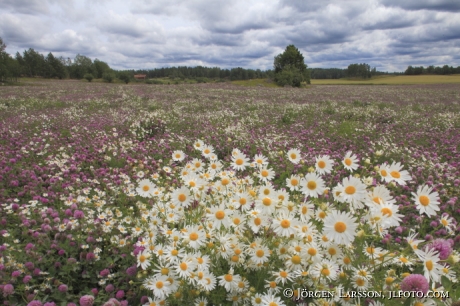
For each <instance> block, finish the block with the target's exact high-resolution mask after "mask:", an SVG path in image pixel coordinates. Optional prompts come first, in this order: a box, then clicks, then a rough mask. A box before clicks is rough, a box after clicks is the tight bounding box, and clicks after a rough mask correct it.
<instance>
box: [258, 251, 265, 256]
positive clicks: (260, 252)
mask: <svg viewBox="0 0 460 306" xmlns="http://www.w3.org/2000/svg"><path fill="white" fill-rule="evenodd" d="M264 254H265V253H264V251H263V250H257V252H256V256H257V257H263V256H264Z"/></svg>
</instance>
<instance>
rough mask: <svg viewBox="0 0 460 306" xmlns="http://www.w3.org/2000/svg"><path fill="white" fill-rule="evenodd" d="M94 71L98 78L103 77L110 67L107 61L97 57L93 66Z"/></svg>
mask: <svg viewBox="0 0 460 306" xmlns="http://www.w3.org/2000/svg"><path fill="white" fill-rule="evenodd" d="M91 70H92V71H93V75H94V77H95V78H96V79H100V78H102V75H103V74H104V72H106V71H109V70H110V67H109V65H108V64H107V63H105V62H103V61H100V60H98V59H97V58H96V59H95V60H94V62H93V65H92V67H91Z"/></svg>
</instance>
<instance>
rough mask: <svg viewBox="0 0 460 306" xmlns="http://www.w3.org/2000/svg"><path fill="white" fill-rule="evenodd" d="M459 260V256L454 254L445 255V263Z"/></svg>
mask: <svg viewBox="0 0 460 306" xmlns="http://www.w3.org/2000/svg"><path fill="white" fill-rule="evenodd" d="M459 261H460V257H459V256H456V255H454V254H450V256H449V257H447V263H449V264H450V265H454V264H456V263H457V262H459Z"/></svg>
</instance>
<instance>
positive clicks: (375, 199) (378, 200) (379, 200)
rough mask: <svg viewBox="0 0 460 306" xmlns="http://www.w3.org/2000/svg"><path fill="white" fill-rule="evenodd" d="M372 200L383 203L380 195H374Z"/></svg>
mask: <svg viewBox="0 0 460 306" xmlns="http://www.w3.org/2000/svg"><path fill="white" fill-rule="evenodd" d="M372 201H374V202H375V203H376V204H380V202H382V203H383V199H382V198H380V197H373V198H372Z"/></svg>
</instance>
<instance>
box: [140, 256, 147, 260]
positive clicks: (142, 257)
mask: <svg viewBox="0 0 460 306" xmlns="http://www.w3.org/2000/svg"><path fill="white" fill-rule="evenodd" d="M146 259H147V257H145V256H144V255H141V256H139V261H140V262H144V261H145V260H146Z"/></svg>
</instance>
